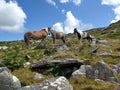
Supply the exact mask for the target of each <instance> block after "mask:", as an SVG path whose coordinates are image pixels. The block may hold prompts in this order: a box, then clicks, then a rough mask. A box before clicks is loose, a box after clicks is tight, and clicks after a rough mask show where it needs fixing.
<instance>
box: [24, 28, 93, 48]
mask: <svg viewBox="0 0 120 90" xmlns="http://www.w3.org/2000/svg"><path fill="white" fill-rule="evenodd" d="M73 31H74V34H76V35H77V38H78V40H80V41H82V40H83V39H87V40H88V42H92V37H91V35H90V33H89V32H83V31H80V30H78V29H77V28H74V30H73ZM48 34H51V35H52V38H53V44H55V40H56V39H61V40H62V41H63V43H64V44H65V43H66V39H65V38H66V35H65V33H63V32H58V31H55V30H54V29H52V28H50V27H48V28H43V29H41V30H38V31H28V32H26V33H25V34H24V41H25V45H26V48H27V49H29V44H30V40H31V39H33V40H41V41H43V40H44V39H45V38H46V37H47V36H48Z"/></svg>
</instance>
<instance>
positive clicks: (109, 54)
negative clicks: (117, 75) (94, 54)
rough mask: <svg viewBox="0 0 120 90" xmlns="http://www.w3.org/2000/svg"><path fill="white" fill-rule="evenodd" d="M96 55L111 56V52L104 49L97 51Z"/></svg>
mask: <svg viewBox="0 0 120 90" xmlns="http://www.w3.org/2000/svg"><path fill="white" fill-rule="evenodd" d="M98 55H99V56H102V57H108V56H111V53H108V52H106V51H101V52H99V53H98Z"/></svg>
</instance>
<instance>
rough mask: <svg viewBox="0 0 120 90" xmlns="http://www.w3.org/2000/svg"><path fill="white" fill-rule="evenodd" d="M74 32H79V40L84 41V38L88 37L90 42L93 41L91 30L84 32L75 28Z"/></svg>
mask: <svg viewBox="0 0 120 90" xmlns="http://www.w3.org/2000/svg"><path fill="white" fill-rule="evenodd" d="M74 34H77V37H78V40H80V41H83V39H87V40H88V42H92V37H91V35H90V33H89V32H83V31H80V30H78V29H77V28H74Z"/></svg>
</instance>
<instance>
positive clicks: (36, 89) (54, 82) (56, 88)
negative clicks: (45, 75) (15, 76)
mask: <svg viewBox="0 0 120 90" xmlns="http://www.w3.org/2000/svg"><path fill="white" fill-rule="evenodd" d="M19 90H73V87H72V86H71V84H70V83H69V82H68V80H67V79H66V78H65V77H63V76H61V77H56V78H52V79H49V80H46V81H43V82H42V83H39V84H33V85H30V86H25V87H22V89H19Z"/></svg>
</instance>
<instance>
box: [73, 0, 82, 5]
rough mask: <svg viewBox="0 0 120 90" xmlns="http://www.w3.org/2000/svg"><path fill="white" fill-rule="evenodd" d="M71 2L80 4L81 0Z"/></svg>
mask: <svg viewBox="0 0 120 90" xmlns="http://www.w3.org/2000/svg"><path fill="white" fill-rule="evenodd" d="M73 3H74V4H75V5H80V4H81V0H73Z"/></svg>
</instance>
